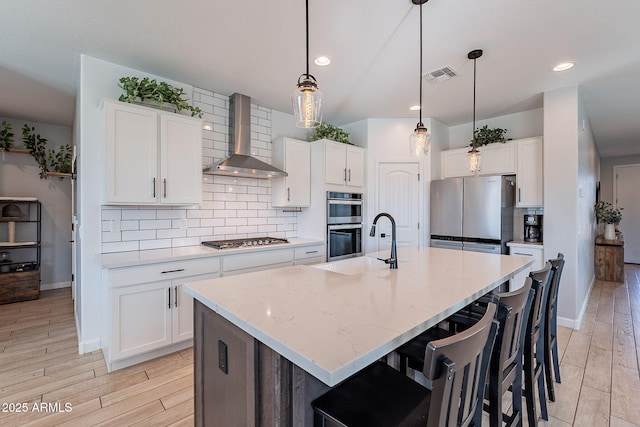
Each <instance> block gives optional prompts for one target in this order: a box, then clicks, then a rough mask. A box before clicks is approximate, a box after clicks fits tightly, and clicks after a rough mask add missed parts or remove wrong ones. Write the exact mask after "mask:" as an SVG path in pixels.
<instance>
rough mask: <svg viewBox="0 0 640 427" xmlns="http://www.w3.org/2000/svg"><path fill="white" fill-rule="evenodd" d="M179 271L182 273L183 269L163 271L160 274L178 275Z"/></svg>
mask: <svg viewBox="0 0 640 427" xmlns="http://www.w3.org/2000/svg"><path fill="white" fill-rule="evenodd" d="M180 271H184V268H178V269H176V270H167V271H163V272H161V274H167V273H178V272H180Z"/></svg>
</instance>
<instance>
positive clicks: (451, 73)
mask: <svg viewBox="0 0 640 427" xmlns="http://www.w3.org/2000/svg"><path fill="white" fill-rule="evenodd" d="M457 75H458V73H456V71H455V70H454V69H453V67H451V66H450V65H447V66H444V67H442V68H438V69H436V70H433V71H430V72H428V73H426V74H425V75H424V77H425V78H426V79H427V80H428V81H430V82H432V83H440V82H443V81H445V80H449V79H450V78H452V77H455V76H457Z"/></svg>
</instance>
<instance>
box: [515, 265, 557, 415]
mask: <svg viewBox="0 0 640 427" xmlns="http://www.w3.org/2000/svg"><path fill="white" fill-rule="evenodd" d="M551 273H552V272H551V263H549V262H547V263H546V264H545V266H544V268H542V269H541V270H537V271H532V272H531V273H529V277H530V278H531V280H532V283H531V287H532V289H533V290H534V291H535V297H534V299H533V302H532V303H531V310H530V312H529V321H528V323H527V332H526V335H525V340H524V362H523V366H522V367H523V370H524V397H525V401H526V403H527V416H528V421H529V425H530V426H535V425H537V421H538V417H537V415H536V401H535V388H536V383H537V387H538V399H539V400H540V412H541V416H542V419H543V420H547V419H549V415H548V413H547V398H546V396H545V388H544V375H543V370H544V354H545V352H546V347H545V341H544V327H545V324H544V319H545V308H546V303H547V296H548V294H549V283H550V281H551V278H552V277H551Z"/></svg>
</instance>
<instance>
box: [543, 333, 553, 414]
mask: <svg viewBox="0 0 640 427" xmlns="http://www.w3.org/2000/svg"><path fill="white" fill-rule="evenodd" d="M544 335H545V336H544V341H545V347H546V349H545V351H544V376H545V380H546V382H547V393H548V394H549V400H550V401H552V402H555V401H556V393H555V390H554V387H553V378H552V377H551V332H550V331H549V330H545V334H544Z"/></svg>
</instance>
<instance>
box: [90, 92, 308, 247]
mask: <svg viewBox="0 0 640 427" xmlns="http://www.w3.org/2000/svg"><path fill="white" fill-rule="evenodd" d="M191 99H192V100H193V104H194V105H196V106H198V107H199V108H200V109H201V110H202V111H203V112H204V115H203V120H204V121H205V124H208V125H210V126H212V128H213V130H203V139H202V148H203V159H202V165H203V166H204V167H207V166H209V165H211V164H215V163H218V162H220V161H221V160H223V159H225V158H227V157H228V153H229V97H228V96H226V95H222V94H218V93H214V92H211V91H208V90H204V89H200V88H194V90H193V94H192V96H191ZM251 139H252V141H251V144H252V152H254V153H255V156H256V157H257V158H259V159H260V160H262V161H265V162H267V163H271V150H272V145H271V109H269V108H266V107H263V106H260V105H256V104H252V105H251ZM202 200H203V202H202V204H201V205H200V206H195V207H175V206H174V207H172V206H103V207H102V223H101V227H102V230H101V232H102V252H103V253H109V252H121V251H135V250H145V249H156V248H170V247H182V246H191V245H198V244H200V242H201V241H202V240H219V239H234V238H244V237H260V236H264V235H265V234H269V235H270V236H273V237H283V238H284V237H296V228H297V217H296V215H295V214H294V213H284V212H282V211H281V210H275V209H273V208H272V207H271V181H270V180H262V179H253V178H242V177H238V178H234V177H226V176H220V175H204V176H203V185H202ZM111 221H121V222H120V230H121V231H117V232H114V231H111V230H112V228H113V224H112V223H111Z"/></svg>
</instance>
